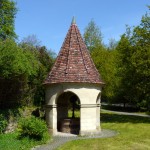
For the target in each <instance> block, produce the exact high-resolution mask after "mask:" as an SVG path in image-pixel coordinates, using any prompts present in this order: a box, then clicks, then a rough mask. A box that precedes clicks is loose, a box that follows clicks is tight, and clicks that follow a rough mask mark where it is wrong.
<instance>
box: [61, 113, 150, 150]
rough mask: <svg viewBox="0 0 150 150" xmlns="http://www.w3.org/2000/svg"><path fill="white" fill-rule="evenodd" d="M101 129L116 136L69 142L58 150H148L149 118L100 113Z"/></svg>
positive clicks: (149, 149) (149, 144)
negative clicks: (110, 131)
mask: <svg viewBox="0 0 150 150" xmlns="http://www.w3.org/2000/svg"><path fill="white" fill-rule="evenodd" d="M101 127H102V129H111V130H115V131H117V132H118V135H116V136H115V137H111V138H100V139H88V140H77V141H71V142H68V143H66V144H64V145H63V146H61V147H59V148H58V149H59V150H77V149H79V150H82V149H86V150H150V118H144V117H136V116H127V115H118V114H113V113H107V112H106V111H105V112H102V113H101Z"/></svg>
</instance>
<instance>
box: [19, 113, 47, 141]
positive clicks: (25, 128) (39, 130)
mask: <svg viewBox="0 0 150 150" xmlns="http://www.w3.org/2000/svg"><path fill="white" fill-rule="evenodd" d="M18 132H19V136H20V137H22V138H23V137H29V138H32V139H35V140H42V141H44V142H46V141H47V140H48V139H49V133H48V129H47V126H46V123H45V121H43V120H41V119H38V118H35V117H34V116H32V117H30V118H22V119H21V120H20V121H19V123H18Z"/></svg>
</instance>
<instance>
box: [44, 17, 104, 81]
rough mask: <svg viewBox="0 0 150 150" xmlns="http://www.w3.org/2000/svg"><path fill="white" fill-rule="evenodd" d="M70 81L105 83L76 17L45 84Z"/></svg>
mask: <svg viewBox="0 0 150 150" xmlns="http://www.w3.org/2000/svg"><path fill="white" fill-rule="evenodd" d="M70 82H71V83H97V84H103V81H102V80H101V78H100V75H99V73H98V71H97V69H96V67H95V65H94V63H93V61H92V59H91V56H90V54H89V51H88V49H87V47H86V45H85V43H84V41H83V39H82V36H81V34H80V31H79V29H78V27H77V25H76V23H75V20H74V19H73V21H72V24H71V26H70V29H69V31H68V33H67V35H66V38H65V40H64V43H63V45H62V47H61V50H60V52H59V54H58V57H57V59H56V61H55V63H54V65H53V67H52V69H51V71H50V73H49V74H48V77H47V78H46V80H45V82H44V84H52V83H70Z"/></svg>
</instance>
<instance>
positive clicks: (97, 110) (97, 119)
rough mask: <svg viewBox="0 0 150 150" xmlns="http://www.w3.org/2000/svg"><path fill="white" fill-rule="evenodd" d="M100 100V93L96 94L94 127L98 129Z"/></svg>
mask: <svg viewBox="0 0 150 150" xmlns="http://www.w3.org/2000/svg"><path fill="white" fill-rule="evenodd" d="M100 100H101V93H99V94H98V96H97V99H96V105H97V108H96V128H97V130H100Z"/></svg>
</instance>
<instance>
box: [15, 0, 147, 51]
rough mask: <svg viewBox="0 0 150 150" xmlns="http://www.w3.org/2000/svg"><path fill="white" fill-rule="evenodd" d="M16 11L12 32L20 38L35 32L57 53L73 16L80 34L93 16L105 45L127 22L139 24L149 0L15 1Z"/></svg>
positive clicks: (42, 42)
mask: <svg viewBox="0 0 150 150" xmlns="http://www.w3.org/2000/svg"><path fill="white" fill-rule="evenodd" d="M15 1H16V2H17V8H18V12H17V15H16V19H15V32H16V34H17V35H18V40H19V41H21V40H22V39H23V38H24V37H27V36H29V35H36V37H37V38H38V40H39V41H41V45H44V46H46V47H47V48H48V49H51V50H53V51H54V52H55V53H56V54H57V53H58V52H59V50H60V48H61V46H62V43H63V41H64V39H65V36H66V34H67V32H68V29H69V27H70V25H71V21H72V18H73V16H75V18H76V23H77V26H78V28H79V30H80V32H81V34H82V35H83V33H84V31H85V28H86V27H87V25H88V23H89V22H90V21H91V19H93V20H94V21H95V23H96V25H97V26H98V27H99V28H100V30H101V32H102V35H103V42H104V44H108V43H109V39H111V38H113V39H115V40H116V41H118V40H119V39H120V36H121V35H122V34H123V33H124V32H125V29H126V25H129V26H136V25H139V24H140V20H141V17H142V16H143V15H144V14H145V13H146V11H148V8H147V5H150V0H15Z"/></svg>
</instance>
